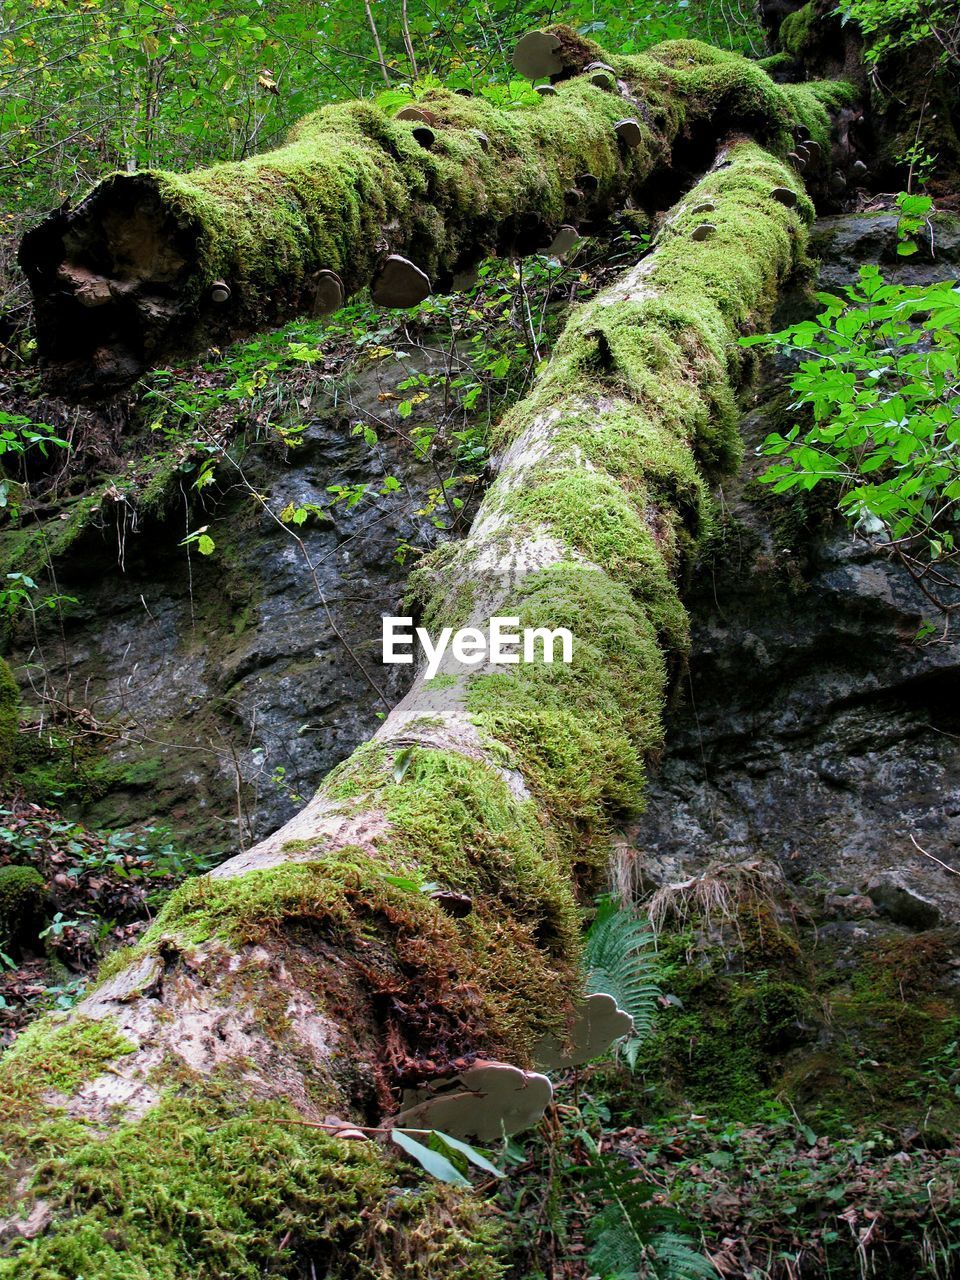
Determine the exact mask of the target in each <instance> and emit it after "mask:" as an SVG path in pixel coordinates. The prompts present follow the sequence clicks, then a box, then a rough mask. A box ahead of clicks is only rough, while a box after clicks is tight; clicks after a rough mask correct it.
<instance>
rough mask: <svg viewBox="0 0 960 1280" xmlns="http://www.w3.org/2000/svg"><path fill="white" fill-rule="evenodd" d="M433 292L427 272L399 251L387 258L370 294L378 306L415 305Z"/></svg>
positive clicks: (371, 287)
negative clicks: (402, 255)
mask: <svg viewBox="0 0 960 1280" xmlns="http://www.w3.org/2000/svg"><path fill="white" fill-rule="evenodd" d="M432 292H433V288H432V286H431V284H430V278H429V276H427V274H426V272H424V271H421V270H420V268H419V267H418V266H415V265H414V263H412V262H411V261H410V260H409V259H408V258H403V257H401V256H400V254H399V253H392V254H391V255H390V257H389V258H387V260H386V261H385V262H384V264H383V266H382V267H381V268H380V270H379V271H378V272H377V275H376V277H375V278H374V281H373V284H372V285H371V286H370V296H371V298H372V299H373V301H374V302H375V303H376V304H377V306H378V307H415V306H416V305H417V303H418V302H422V301H423V300H424V298H428V297H429V296H430V294H431V293H432Z"/></svg>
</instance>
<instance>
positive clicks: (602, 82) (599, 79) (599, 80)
mask: <svg viewBox="0 0 960 1280" xmlns="http://www.w3.org/2000/svg"><path fill="white" fill-rule="evenodd" d="M590 83H591V84H595V85H596V86H597V88H598V89H603V90H605V91H606V92H607V93H612V92H613V90H614V89H616V87H617V82H616V80H615V79H614V77H613V76H612V75H611V74H610V72H609V71H591V72H590Z"/></svg>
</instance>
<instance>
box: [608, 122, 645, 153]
mask: <svg viewBox="0 0 960 1280" xmlns="http://www.w3.org/2000/svg"><path fill="white" fill-rule="evenodd" d="M613 128H614V132H615V133H616V135H617V137H618V138H619V139H620V141H621V142H622V143H623V144H624V146H626V147H630V148H631V149H632V148H633V147H639V145H640V143H641V142H642V141H643V132H642V130H641V128H640V124H639V122H638V121H636V120H634V119H633V117H632V116H628V117H627V118H626V119H625V120H618V121H617V122H616V124H615V125H614V126H613Z"/></svg>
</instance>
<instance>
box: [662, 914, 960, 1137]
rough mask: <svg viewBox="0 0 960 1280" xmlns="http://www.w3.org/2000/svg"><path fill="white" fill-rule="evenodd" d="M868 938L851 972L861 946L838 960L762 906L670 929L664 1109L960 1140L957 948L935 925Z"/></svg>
mask: <svg viewBox="0 0 960 1280" xmlns="http://www.w3.org/2000/svg"><path fill="white" fill-rule="evenodd" d="M861 933H863V934H864V939H863V941H857V942H856V952H857V956H858V961H857V963H856V967H855V968H853V969H851V961H850V956H849V954H847V951H848V948H849V944H845V945H844V949H843V952H842V962H840V963H837V962H838V960H840V959H841V952H840V951H839V950H838V949H837V943H835V942H833V941H831V937H832V935H829V934H824V935H823V936H822V937H816V936H815V935H814V934H813V932H812V930H811V926H810V925H809V924H807V925H806V926H805V927H804V928H803V929H800V930H798V928H797V926H796V925H795V924H794V923H793V921H792V920H791V919H790V918H789V917H788V916H783V915H781V918H779V919H778V918H777V916H776V915H775V914H774V913H773V912H772V910H771V908H770V907H758V904H757V903H756V902H755V901H750V900H742V901H741V902H740V903H739V904H738V907H737V910H736V913H735V915H734V916H733V918H732V919H730V920H729V921H728V922H727V923H725V924H722V925H718V924H717V923H716V922H713V923H712V924H711V922H709V921H704V920H697V919H695V920H692V921H688V922H687V923H686V926H685V928H684V929H683V930H682V931H681V932H679V933H668V934H667V935H666V936H665V937H664V938H663V939H662V942H661V955H662V957H663V960H664V963H665V965H666V966H667V973H668V977H667V979H666V986H667V987H668V989H669V990H670V991H671V992H672V993H673V994H674V995H676V996H677V998H678V999H679V1000H680V1002H681V1003H680V1005H679V1006H678V1007H677V1008H676V1009H671V1010H670V1011H668V1012H666V1013H665V1014H664V1015H663V1016H662V1017H661V1018H660V1019H659V1025H658V1031H657V1033H656V1035H655V1036H654V1037H653V1038H652V1039H651V1040H650V1041H649V1043H648V1044H647V1045H646V1046H645V1049H644V1051H643V1053H642V1055H641V1060H640V1062H641V1066H640V1070H641V1071H642V1073H643V1075H644V1077H645V1078H646V1081H647V1084H648V1086H649V1087H650V1088H652V1090H653V1092H654V1095H655V1096H656V1099H657V1101H656V1103H655V1109H656V1111H657V1112H659V1113H660V1114H662V1113H663V1112H664V1111H670V1110H672V1109H674V1108H676V1106H677V1104H678V1103H683V1104H688V1105H691V1106H693V1107H694V1108H695V1109H696V1110H697V1111H706V1112H708V1113H709V1114H710V1115H711V1116H712V1117H713V1118H714V1119H718V1120H722V1119H727V1120H734V1121H740V1122H743V1123H748V1124H749V1123H752V1122H753V1121H754V1120H755V1119H756V1118H757V1117H758V1116H760V1115H761V1114H762V1113H763V1112H764V1111H765V1109H769V1108H770V1107H771V1106H777V1105H787V1106H789V1107H792V1108H793V1109H794V1111H795V1113H796V1114H797V1115H799V1116H801V1117H802V1118H803V1120H804V1121H806V1122H808V1123H809V1124H810V1125H811V1126H813V1128H814V1129H816V1131H817V1132H823V1133H832V1134H836V1135H840V1134H843V1133H847V1132H851V1131H854V1132H865V1131H871V1130H873V1129H882V1130H884V1131H888V1132H894V1133H896V1132H899V1131H906V1130H907V1129H908V1128H909V1127H910V1126H913V1128H914V1129H915V1130H917V1131H919V1132H920V1134H921V1135H922V1136H921V1140H922V1141H926V1142H929V1143H930V1144H931V1145H933V1146H936V1145H938V1144H939V1143H940V1142H942V1140H943V1135H948V1134H952V1133H953V1132H954V1130H955V1127H956V1124H957V1123H958V1121H960V1104H958V1101H957V1097H956V1092H955V1090H954V1089H953V1087H952V1086H951V1085H950V1083H949V1076H950V1074H951V1071H952V1070H953V1069H954V1068H955V1066H956V1062H955V1059H956V1045H957V1042H958V1028H960V1006H958V1004H957V1002H956V999H955V997H954V996H953V995H952V994H951V993H950V991H949V973H950V970H949V966H948V964H947V957H948V956H951V955H952V954H953V950H952V945H953V944H952V943H951V941H950V940H949V939H947V938H945V937H944V936H943V935H942V934H941V933H939V932H937V931H932V932H929V933H921V934H916V935H907V934H904V933H902V931H896V930H893V931H891V932H890V933H889V934H888V935H886V936H884V935H881V940H878V941H875V942H870V941H869V940H868V938H867V936H866V931H864V930H861ZM844 936H845V935H844ZM851 973H852V978H851Z"/></svg>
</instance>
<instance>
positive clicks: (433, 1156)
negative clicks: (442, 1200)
mask: <svg viewBox="0 0 960 1280" xmlns="http://www.w3.org/2000/svg"><path fill="white" fill-rule="evenodd" d="M390 1137H391V1140H392V1141H393V1142H395V1143H396V1144H397V1146H398V1147H399V1148H400V1149H401V1151H405V1152H406V1153H407V1155H408V1156H412V1158H413V1159H414V1160H416V1162H417V1164H419V1165H420V1167H421V1168H422V1169H425V1170H426V1172H427V1173H429V1174H430V1176H431V1177H432V1178H436V1179H437V1181H438V1182H448V1183H449V1184H450V1185H451V1186H454V1187H469V1186H470V1181H469V1179H468V1178H465V1177H464V1176H463V1174H462V1173H461V1172H460V1171H459V1169H457V1168H455V1167H454V1165H452V1164H451V1163H450V1161H449V1160H448V1159H447V1157H446V1156H444V1155H441V1154H440V1152H439V1151H432V1150H431V1149H430V1148H429V1147H425V1146H424V1145H423V1143H422V1142H417V1140H416V1138H411V1137H410V1135H409V1133H405V1132H404V1130H403V1129H394V1130H392V1131H391V1134H390Z"/></svg>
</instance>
